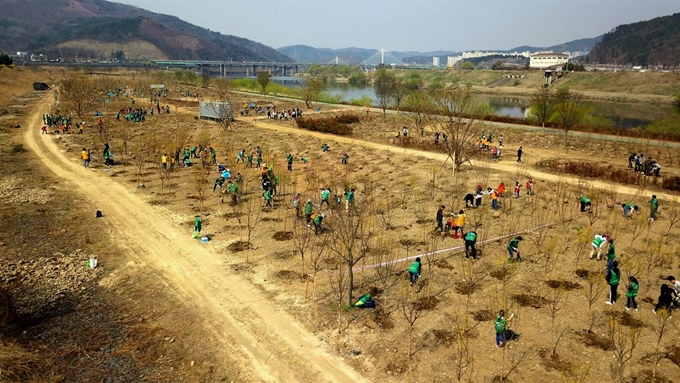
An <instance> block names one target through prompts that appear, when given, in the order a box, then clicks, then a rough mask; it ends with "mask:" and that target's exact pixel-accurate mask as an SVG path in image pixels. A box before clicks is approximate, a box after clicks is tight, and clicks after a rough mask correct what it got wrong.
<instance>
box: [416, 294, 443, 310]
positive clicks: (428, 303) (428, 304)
mask: <svg viewBox="0 0 680 383" xmlns="http://www.w3.org/2000/svg"><path fill="white" fill-rule="evenodd" d="M438 304H439V299H437V298H436V297H433V296H428V297H422V298H420V299H418V300H417V301H416V302H415V303H414V304H413V305H414V306H415V307H416V309H418V310H434V309H435V308H436V307H437V305H438Z"/></svg>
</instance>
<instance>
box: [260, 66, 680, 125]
mask: <svg viewBox="0 0 680 383" xmlns="http://www.w3.org/2000/svg"><path fill="white" fill-rule="evenodd" d="M272 80H273V81H274V82H276V83H278V84H282V85H286V86H296V85H297V84H298V83H299V82H300V81H303V80H302V79H300V78H298V77H274V78H272ZM326 91H327V92H328V93H329V94H330V95H331V96H337V97H339V98H340V100H341V101H345V102H350V101H351V100H353V99H355V100H358V99H361V98H363V97H368V98H369V99H371V100H372V101H373V104H374V105H376V97H375V93H373V88H372V87H369V86H365V87H356V86H351V85H349V84H345V83H333V84H328V85H327V89H326ZM474 97H475V99H476V100H477V101H478V102H481V103H486V104H488V105H489V106H491V108H492V109H493V110H494V111H495V114H496V115H498V116H510V117H517V118H524V117H526V116H527V113H528V112H529V107H530V105H531V100H530V99H529V97H522V96H513V95H507V96H504V95H484V94H477V95H475V96H474ZM587 103H588V105H589V107H590V114H591V115H593V116H595V117H602V118H606V119H607V120H609V121H611V122H612V123H613V124H614V125H615V126H620V127H624V128H634V127H638V126H646V125H649V124H650V123H652V122H654V121H658V120H662V119H664V118H667V117H670V116H671V115H673V113H674V111H673V107H672V106H659V105H652V104H645V103H621V102H603V101H588V102H587Z"/></svg>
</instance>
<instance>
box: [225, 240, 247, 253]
mask: <svg viewBox="0 0 680 383" xmlns="http://www.w3.org/2000/svg"><path fill="white" fill-rule="evenodd" d="M252 247H253V245H251V244H250V242H246V241H236V242H233V243H231V244H230V245H229V246H227V249H229V251H231V252H232V253H238V252H239V251H245V250H248V249H250V248H252Z"/></svg>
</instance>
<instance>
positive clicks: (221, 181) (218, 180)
mask: <svg viewBox="0 0 680 383" xmlns="http://www.w3.org/2000/svg"><path fill="white" fill-rule="evenodd" d="M223 184H224V178H222V177H220V178H217V179H216V180H215V185H214V186H213V193H214V192H215V190H216V189H217V187H218V186H219V187H220V191H222V185H223Z"/></svg>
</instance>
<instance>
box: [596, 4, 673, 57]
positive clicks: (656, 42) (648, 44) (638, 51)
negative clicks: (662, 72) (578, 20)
mask: <svg viewBox="0 0 680 383" xmlns="http://www.w3.org/2000/svg"><path fill="white" fill-rule="evenodd" d="M587 60H588V62H593V63H594V62H599V63H607V64H614V63H617V64H624V65H625V64H630V65H641V66H648V65H652V66H654V65H665V66H676V65H678V64H680V13H676V14H674V15H671V16H663V17H657V18H655V19H652V20H649V21H641V22H638V23H633V24H626V25H620V26H618V27H616V28H614V29H613V30H612V31H611V32H609V33H606V34H605V35H604V37H602V40H601V41H600V42H599V43H598V44H597V45H596V46H595V48H594V49H593V50H592V51H591V52H590V53H589V54H588V56H587Z"/></svg>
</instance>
